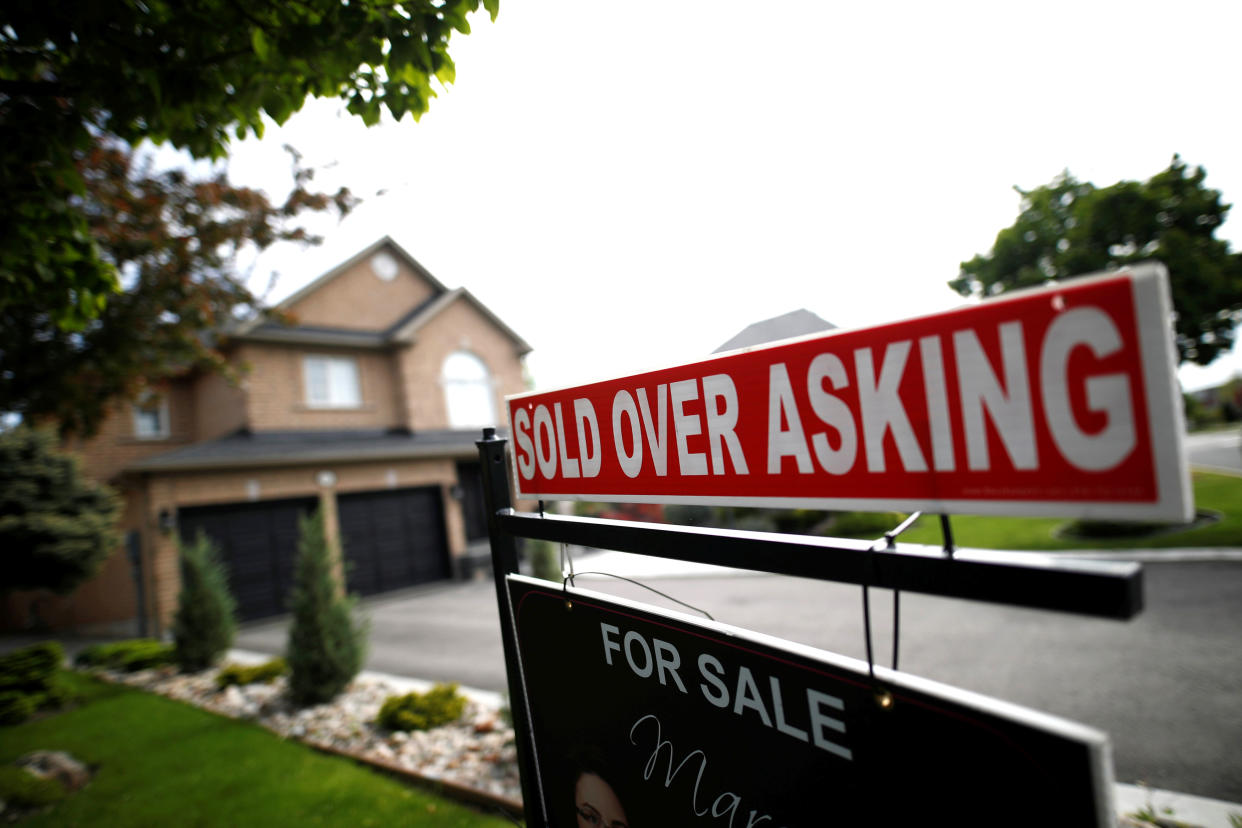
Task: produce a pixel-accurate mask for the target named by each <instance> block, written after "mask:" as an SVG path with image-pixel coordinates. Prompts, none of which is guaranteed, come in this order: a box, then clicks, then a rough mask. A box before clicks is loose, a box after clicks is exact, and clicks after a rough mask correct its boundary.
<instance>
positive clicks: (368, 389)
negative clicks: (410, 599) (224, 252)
mask: <svg viewBox="0 0 1242 828" xmlns="http://www.w3.org/2000/svg"><path fill="white" fill-rule="evenodd" d="M280 308H281V309H283V310H284V311H286V312H287V313H288V314H289V315H290V316H291V317H292V320H293V321H292V323H291V324H282V323H277V322H273V321H265V320H262V319H261V320H259V321H256V322H253V323H250V324H246V325H241V326H238V327H236V328H235V329H233V330H230V331H227V332H220V333H219V334H218V335H219V336H220V337H221V340H220V343H221V347H222V349H223V350H224V352H225V353H226V354H227V356H228V358H229V359H230V360H231V361H232V363H233V364H234V365H236V366H238V367H239V368H242V369H243V371H244V373H243V374H242V379H241V381H240V382H238V383H235V384H230V382H229V381H228V380H226V379H225V378H224V377H222V376H220V375H218V374H215V373H192V374H190V375H187V376H184V377H181V378H178V379H176V380H174V381H171V382H168V383H167V384H166V385H164V386H163V387H161V388H160V389H159V393H157V394H153V395H151V396H149V397H148V398H146V399H143V400H140V401H139V402H138V403H137V404H132V405H131V404H129V403H125V404H118V405H117V406H116V407H115V410H114V412H113V414H112V416H111V417H110V418H109V419H108V420H107V422H106V423H105V425H104V426H103V428H102V429H101V430H100V432H99V434H98V435H97V436H96V437H94V438H92V439H90V440H88V441H79V442H78V443H77V444H75V445H72V446H70V448H73V449H75V450H76V451H79V452H80V453H81V454H82V456H83V459H84V464H85V467H86V470H87V472H88V473H89V474H90V475H92V476H93V477H95V478H96V479H100V480H103V481H106V482H108V483H110V484H112V485H114V486H116V487H117V488H118V489H119V490H120V491H121V492H122V494H123V496H124V501H125V508H124V513H123V516H122V519H121V520H122V527H121V528H122V530H123V531H124V533H125V535H126V544H125V547H124V548H122V549H118V550H117V552H116V554H114V555H113V556H112V557H111V558H110V559H109V560H108V561H107V562H106V563H105V565H104V567H103V569H102V571H101V572H100V574H99V575H98V576H97V577H96V578H95V579H94V580H92V581H90V582H89V583H87V584H85V585H83V586H82V587H81V588H79V589H78V590H77V591H76V592H75V593H73V594H72V595H70V596H65V597H56V596H50V595H49V594H46V593H43V594H34V593H24V594H18V595H14V596H11V597H10V598H9V599H8V601H7V606H6V607H5V619H4V620H5V624H6V627H7V628H9V629H19V628H22V627H28V626H30V625H31V624H32V623H36V622H37V623H39V624H42V625H45V626H47V627H51V628H52V629H72V630H74V631H76V632H78V633H119V634H134V633H135V632H139V631H141V632H145V633H146V634H151V635H159V634H161V633H162V632H164V631H166V630H167V629H168V625H169V624H170V621H171V618H172V615H173V612H174V611H175V607H176V600H177V594H178V591H179V588H180V577H179V567H178V561H177V554H176V543H175V542H176V540H177V538H178V537H181V538H190V537H192V536H193V535H195V534H196V533H198V532H200V531H201V532H205V533H206V534H207V535H208V536H210V537H211V538H213V539H214V540H215V541H216V542H217V543H218V544H219V547H220V549H221V550H222V553H223V557H224V560H225V563H226V564H227V566H228V568H229V573H230V586H231V588H232V590H233V593H234V597H235V598H236V599H237V604H238V611H239V615H240V617H241V618H242V619H254V618H261V617H264V616H269V615H274V614H278V613H281V612H283V611H284V610H285V606H286V600H287V597H288V591H289V586H290V584H291V582H292V576H293V565H294V560H295V555H296V542H297V522H298V517H299V516H300V515H302V514H304V513H307V512H309V511H311V510H313V509H316V508H322V509H323V511H324V515H325V518H326V523H327V526H328V532H329V536H330V537H334V538H338V539H339V540H340V541H341V545H342V547H343V555H344V561H345V569H346V578H347V586H348V589H349V590H350V591H351V592H355V593H358V594H361V595H364V596H365V595H371V594H374V593H377V592H382V591H387V590H392V589H396V588H400V587H406V586H411V585H415V584H423V583H428V582H432V581H438V580H444V579H450V578H463V577H470V575H471V574H472V572H473V571H474V570H475V569H476V568H477V566H478V564H479V563H480V561H485V560H487V551H486V550H487V540H486V537H487V530H486V524H485V515H484V509H483V504H482V489H481V478H480V470H479V465H478V451H477V448H476V447H475V442H476V441H477V440H478V439H479V438H480V436H481V434H482V429H483V428H484V427H487V426H498V425H500V424H501V423H502V422H503V419H502V411H503V404H502V403H503V399H504V396H505V395H506V394H513V393H517V392H520V391H523V390H525V380H524V374H523V363H522V360H523V357H524V355H525V354H526V353H528V352H529V351H530V346H529V345H527V344H526V342H525V341H524V340H523V339H522V338H521V337H520V336H518V335H517V334H516V333H515V332H514V331H513V330H512V329H510V328H509V327H508V326H507V325H506V324H505V323H504V322H502V321H501V320H500V319H499V318H498V317H497V316H496V315H495V314H494V313H492V312H491V311H490V310H489V309H488V308H487V307H485V306H484V305H483V304H482V303H480V302H479V301H478V300H477V299H476V298H475V297H474V296H472V295H471V294H470V292H469V291H467V290H465V289H463V288H457V289H455V290H450V289H448V288H446V287H445V286H444V285H443V284H441V283H440V282H439V281H438V280H437V279H436V278H435V277H434V276H432V275H431V274H430V273H428V272H427V270H426V269H425V268H423V267H422V266H421V265H420V264H419V263H418V262H417V261H415V260H414V258H413V257H411V256H410V255H409V254H408V253H407V252H406V251H405V250H403V249H402V248H401V247H400V246H399V245H397V244H396V243H395V242H393V241H392V240H391V239H388V238H384V239H381V240H380V241H378V242H376V243H375V244H373V245H371V246H370V247H368V248H367V249H365V250H363V251H362V252H360V253H358V254H357V255H355V256H354V257H353V258H351V259H349V260H348V261H346V262H344V263H343V264H340V265H338V266H337V267H335V268H333V269H332V270H330V271H328V272H327V273H325V274H324V275H322V276H320V277H319V278H318V279H316V280H315V281H314V282H312V283H310V284H309V285H308V286H307V287H305V288H303V289H302V290H300V291H298V292H297V293H295V294H294V295H293V296H291V297H289V298H288V299H286V300H285V301H284V302H282V303H280Z"/></svg>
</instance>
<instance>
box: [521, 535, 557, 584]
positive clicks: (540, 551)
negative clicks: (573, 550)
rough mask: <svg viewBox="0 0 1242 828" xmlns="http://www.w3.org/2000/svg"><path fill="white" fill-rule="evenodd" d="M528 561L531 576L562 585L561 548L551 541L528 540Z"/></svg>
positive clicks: (526, 545)
mask: <svg viewBox="0 0 1242 828" xmlns="http://www.w3.org/2000/svg"><path fill="white" fill-rule="evenodd" d="M525 547H526V560H527V561H528V562H529V563H530V574H531V575H532V576H533V577H535V578H542V579H543V580H545V581H555V582H556V583H558V584H559V583H561V581H562V580H563V578H564V575H562V573H561V552H560V547H558V546H557V545H556V544H554V543H553V542H552V541H549V540H539V539H536V538H528V539H527V540H526V544H525Z"/></svg>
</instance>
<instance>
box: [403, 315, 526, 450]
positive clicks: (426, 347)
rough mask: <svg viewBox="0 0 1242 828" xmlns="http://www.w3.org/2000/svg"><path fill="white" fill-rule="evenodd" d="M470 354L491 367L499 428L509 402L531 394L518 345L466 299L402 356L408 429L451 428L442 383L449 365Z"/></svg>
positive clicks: (421, 334) (431, 325) (429, 327)
mask: <svg viewBox="0 0 1242 828" xmlns="http://www.w3.org/2000/svg"><path fill="white" fill-rule="evenodd" d="M459 350H460V351H467V352H469V353H471V354H473V355H474V356H476V357H478V358H479V359H480V360H482V361H483V363H484V364H485V365H486V366H487V370H488V373H490V374H491V377H492V382H493V390H494V393H493V404H494V406H495V410H496V422H497V423H503V422H504V421H505V418H504V408H503V406H504V398H505V395H507V394H516V393H519V392H521V391H524V390H526V386H525V379H524V377H523V375H522V361H521V358H520V357H519V356H518V353H517V350H516V347H515V346H514V343H513V340H511V339H509V337H507V336H505V335H504V334H503V333H501V332H500V331H498V330H497V329H496V328H495V326H494V325H493V324H492V323H491V321H490V320H489V319H487V318H486V317H485V316H484V315H483V314H482V313H480V312H479V311H478V310H477V309H476V308H475V307H474V306H473V305H471V304H470V302H468V301H467V300H465V299H459V300H458V301H457V302H455V303H453V304H452V305H451V306H449V307H448V308H446V309H444V310H443V311H442V312H441V313H440V314H439V315H437V316H436V317H435V319H433V320H431V321H430V322H428V323H427V325H426V326H425V327H424V328H422V329H421V330H419V332H418V335H417V341H416V343H415V344H414V346H413V347H412V348H409V349H407V350H405V351H402V352H400V354H399V355H398V359H399V361H400V371H401V377H402V382H403V383H404V385H405V390H406V395H407V397H408V400H409V402H408V404H407V416H408V418H409V419H408V420H407V423H408V427H409V428H411V429H414V430H418V429H435V428H448V427H449V418H448V409H447V406H446V404H445V398H444V386H443V383H442V382H441V376H442V371H443V368H444V361H445V360H446V359H447V358H448V357H449V355H450V354H452V353H454V352H455V351H459Z"/></svg>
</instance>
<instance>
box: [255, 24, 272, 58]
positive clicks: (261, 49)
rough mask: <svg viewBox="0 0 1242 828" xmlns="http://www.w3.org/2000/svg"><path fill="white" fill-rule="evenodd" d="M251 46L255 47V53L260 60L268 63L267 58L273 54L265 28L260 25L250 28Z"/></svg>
mask: <svg viewBox="0 0 1242 828" xmlns="http://www.w3.org/2000/svg"><path fill="white" fill-rule="evenodd" d="M250 48H252V49H254V53H255V55H257V56H258V58H259V60H261V61H263V62H264V63H267V58H268V56H269V55H270V54H271V47H270V46H269V45H268V43H267V36H266V35H265V34H263V30H262V29H260V28H259V27H258V26H255V27H254V28H253V29H251V30H250Z"/></svg>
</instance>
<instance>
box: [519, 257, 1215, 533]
mask: <svg viewBox="0 0 1242 828" xmlns="http://www.w3.org/2000/svg"><path fill="white" fill-rule="evenodd" d="M1120 276H1129V277H1130V278H1131V284H1132V285H1133V297H1134V314H1135V327H1136V329H1137V333H1138V338H1139V358H1140V360H1141V362H1142V366H1143V388H1144V393H1145V400H1144V401H1145V403H1146V407H1147V416H1148V424H1149V426H1150V429H1151V445H1152V448H1153V452H1154V457H1153V465H1154V468H1155V483H1156V500H1155V502H1144V503H1134V502H1132V501H1079V500H1068V501H1053V500H1046V501H1045V500H1014V501H1005V500H990V499H989V500H973V499H938V498H882V499H881V498H849V497H840V498H826V497H761V496H745V497H733V496H728V497H719V496H706V495H705V496H697V495H624V494H622V495H618V494H606V493H603V492H600V493H591V494H566V493H550V492H536V493H530V492H523V491H522V480H521V475H519V474H518V473H517V463H516V462H511V463H510V466H511V467H512V472H513V482H514V491H515V492H516V493H517V497H518V498H520V499H525V500H572V501H585V502H593V501H597V502H605V503H662V504H669V505H688V506H743V507H756V508H777V509H816V510H824V511H860V512H868V511H870V512H888V511H893V512H907V513H913V512H930V513H934V514H945V515H991V516H1001V517H1064V518H1087V519H1092V518H1100V519H1114V518H1116V519H1121V520H1134V521H1161V520H1165V521H1173V522H1183V523H1186V522H1189V521H1191V520H1193V519H1194V516H1195V511H1194V497H1193V490H1192V488H1191V482H1190V469H1189V465H1188V463H1187V453H1186V442H1185V441H1186V427H1185V416H1184V412H1183V403H1182V396H1181V391H1180V388H1179V386H1178V383H1177V362H1178V360H1177V348H1176V346H1175V344H1174V342H1173V338H1172V319H1173V302H1172V299H1171V296H1170V291H1169V283H1168V280H1169V274H1168V270H1167V268H1165V266H1164V265H1163V264H1161V263H1159V262H1142V263H1139V264H1135V265H1130V266H1127V267H1124V268H1119V269H1117V270H1115V271H1106V272H1098V273H1090V274H1086V275H1083V276H1077V277H1074V278H1073V280H1072V281H1070V282H1069V283H1066V282H1056V283H1052V284H1048V285H1044V286H1039V287H1033V288H1026V289H1023V290H1016V291H1012V292H1010V293H1005V294H1001V295H1000V296H997V297H995V298H994V299H989V300H987V303H988V305H990V306H991V305H995V304H1001V303H1007V302H1010V301H1015V300H1020V299H1026V298H1029V297H1030V296H1032V295H1034V294H1038V293H1053V292H1055V291H1057V290H1059V289H1061V288H1063V287H1066V286H1075V285H1078V284H1081V283H1082V282H1084V281H1086V280H1089V279H1106V278H1117V277H1120ZM964 307H974V306H964ZM948 312H949V313H951V312H952V311H948ZM943 313H945V312H941V313H936V314H927V315H925V316H917V317H910V318H908V319H900V320H895V321H894V322H892V323H884V324H885V325H889V324H900V323H902V322H912V321H916V320H918V319H927V318H929V317H935V316H941V315H942V314H943ZM874 327H880V326H878V325H877V326H874ZM860 330H866V329H862V328H856V329H848V328H838V329H836V330H833V331H828V332H823V333H814V334H807V335H805V336H798V337H791V338H789V339H783V340H780V341H778V342H770V343H764V344H762V345H755V346H750V347H746V348H740V349H738V350H735V351H727V352H724V353H719V354H711V355H710V356H708V357H704V358H703V359H700V360H694V361H691V362H685V363H680V364H677V365H666V366H663V367H659V368H653V369H650V370H647V371H642V372H640V373H638V374H633V375H631V376H642V375H643V374H647V373H652V372H654V371H661V370H670V369H679V368H689V367H692V366H694V365H698V364H700V363H703V362H709V361H713V360H717V359H721V358H724V357H729V356H733V355H735V354H742V353H753V352H756V351H764V350H768V349H770V348H779V347H783V346H786V345H789V344H791V343H795V342H802V341H807V340H812V339H828V338H831V337H833V336H839V335H842V334H850V333H856V332H857V331H860ZM616 379H620V378H618V377H612V378H608V379H604V380H600V382H612V381H614V380H616ZM593 384H595V383H583V384H582V385H579V386H570V387H568V388H561V389H551V390H548V391H526V392H523V393H520V394H510V395H508V396H506V397H505V409H506V411H505V414H506V418H508V417H509V413H510V410H511V409H510V403H511V402H513V401H516V400H520V399H524V398H526V397H532V396H542V395H544V394H555V393H558V392H560V391H568V390H572V389H573V388H580V387H585V386H588V385H593ZM509 428H510V433H516V432H515V431H514V430H513V423H512V421H511V420H510V422H509ZM1163 435H1172V438H1171V439H1167V440H1166V439H1165V438H1164V436H1163ZM509 450H510V451H512V446H510V447H509ZM511 459H512V458H511Z"/></svg>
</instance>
